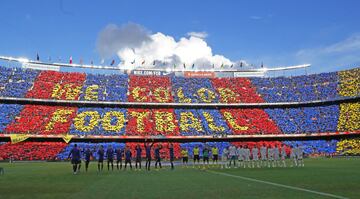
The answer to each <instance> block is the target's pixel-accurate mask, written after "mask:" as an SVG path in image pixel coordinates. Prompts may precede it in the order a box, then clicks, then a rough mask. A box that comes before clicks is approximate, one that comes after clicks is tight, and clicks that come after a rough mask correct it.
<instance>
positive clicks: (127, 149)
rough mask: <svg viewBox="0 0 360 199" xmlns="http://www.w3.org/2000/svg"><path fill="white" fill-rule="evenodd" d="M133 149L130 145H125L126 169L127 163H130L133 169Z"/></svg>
mask: <svg viewBox="0 0 360 199" xmlns="http://www.w3.org/2000/svg"><path fill="white" fill-rule="evenodd" d="M131 156H132V153H131V150H130V148H129V147H127V146H126V147H125V170H126V165H127V164H130V169H132V165H131Z"/></svg>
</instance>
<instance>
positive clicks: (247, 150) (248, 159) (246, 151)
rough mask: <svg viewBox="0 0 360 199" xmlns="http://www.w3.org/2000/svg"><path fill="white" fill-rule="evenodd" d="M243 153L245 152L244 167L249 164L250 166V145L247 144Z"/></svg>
mask: <svg viewBox="0 0 360 199" xmlns="http://www.w3.org/2000/svg"><path fill="white" fill-rule="evenodd" d="M243 151H244V152H243V153H244V160H245V163H244V168H245V167H246V166H247V167H249V168H250V149H249V147H248V146H245V148H244V149H243Z"/></svg>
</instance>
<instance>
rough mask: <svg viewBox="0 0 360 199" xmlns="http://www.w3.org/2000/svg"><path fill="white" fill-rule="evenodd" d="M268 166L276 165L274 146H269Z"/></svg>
mask: <svg viewBox="0 0 360 199" xmlns="http://www.w3.org/2000/svg"><path fill="white" fill-rule="evenodd" d="M267 152H268V167H269V168H270V167H271V166H273V165H274V148H273V147H272V146H269V148H268V151H267Z"/></svg>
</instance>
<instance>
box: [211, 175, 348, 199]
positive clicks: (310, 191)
mask: <svg viewBox="0 0 360 199" xmlns="http://www.w3.org/2000/svg"><path fill="white" fill-rule="evenodd" d="M207 172H209V173H212V174H217V175H222V176H227V177H232V178H238V179H242V180H247V181H252V182H258V183H263V184H268V185H273V186H277V187H283V188H287V189H292V190H297V191H303V192H308V193H313V194H318V195H322V196H328V197H332V198H338V199H348V198H346V197H344V196H338V195H334V194H330V193H324V192H320V191H314V190H310V189H304V188H300V187H293V186H289V185H284V184H279V183H275V182H269V181H263V180H257V179H254V178H248V177H243V176H238V175H232V174H228V173H223V172H217V171H207Z"/></svg>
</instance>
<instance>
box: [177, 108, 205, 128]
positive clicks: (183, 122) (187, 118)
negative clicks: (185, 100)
mask: <svg viewBox="0 0 360 199" xmlns="http://www.w3.org/2000/svg"><path fill="white" fill-rule="evenodd" d="M189 128H194V129H196V130H197V131H204V130H203V127H202V125H201V122H200V120H199V119H198V118H196V117H195V116H194V114H193V113H192V112H181V113H180V129H181V130H182V131H185V132H188V131H189Z"/></svg>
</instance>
